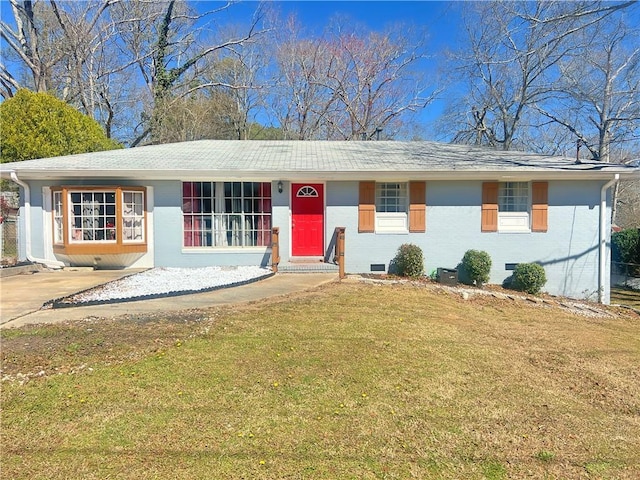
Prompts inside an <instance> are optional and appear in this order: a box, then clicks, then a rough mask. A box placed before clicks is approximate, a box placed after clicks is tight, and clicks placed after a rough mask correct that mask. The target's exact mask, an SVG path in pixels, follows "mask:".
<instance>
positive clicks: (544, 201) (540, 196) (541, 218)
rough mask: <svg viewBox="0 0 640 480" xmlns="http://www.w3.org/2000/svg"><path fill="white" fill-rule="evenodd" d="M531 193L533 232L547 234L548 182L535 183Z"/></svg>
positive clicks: (532, 185)
mask: <svg viewBox="0 0 640 480" xmlns="http://www.w3.org/2000/svg"><path fill="white" fill-rule="evenodd" d="M531 192H532V194H531V200H532V202H531V231H533V232H546V231H547V217H548V215H547V212H548V209H549V205H548V196H549V195H548V194H549V184H548V183H547V182H533V183H532V184H531Z"/></svg>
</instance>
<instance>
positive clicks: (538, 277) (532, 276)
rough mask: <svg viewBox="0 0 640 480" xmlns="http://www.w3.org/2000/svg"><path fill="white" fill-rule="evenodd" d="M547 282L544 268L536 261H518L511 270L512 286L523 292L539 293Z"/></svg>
mask: <svg viewBox="0 0 640 480" xmlns="http://www.w3.org/2000/svg"><path fill="white" fill-rule="evenodd" d="M545 283H547V276H546V274H545V272H544V268H543V267H542V266H541V265H538V264H537V263H519V264H518V265H516V268H515V270H514V271H513V288H515V289H516V290H521V291H523V292H527V293H531V294H536V293H540V290H541V289H542V287H543V285H544V284H545Z"/></svg>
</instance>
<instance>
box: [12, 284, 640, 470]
mask: <svg viewBox="0 0 640 480" xmlns="http://www.w3.org/2000/svg"><path fill="white" fill-rule="evenodd" d="M612 312H614V314H615V315H616V316H615V317H612V318H606V319H594V318H584V317H578V316H572V315H570V314H567V313H563V312H562V311H560V310H558V309H554V308H550V307H541V306H535V305H530V304H529V302H514V301H511V300H498V299H495V298H476V297H472V298H471V299H470V300H467V301H464V300H462V299H460V298H459V297H457V296H455V295H453V294H448V293H446V292H443V291H438V290H435V291H434V290H430V289H427V288H423V287H413V286H408V285H404V286H389V285H387V286H381V285H360V284H348V283H342V284H331V285H328V286H325V287H323V288H321V289H319V290H317V291H315V292H313V293H311V294H304V295H298V296H295V297H292V298H288V299H283V300H277V301H271V302H262V303H257V304H254V305H248V306H242V307H234V308H226V309H225V308H220V309H215V310H207V311H189V312H184V313H183V314H181V315H171V316H169V315H167V316H158V315H156V316H145V317H134V316H129V317H126V318H121V319H111V320H108V319H104V320H97V319H94V320H91V321H85V322H79V323H75V324H62V325H54V326H48V327H42V326H40V327H31V328H23V329H20V330H8V331H3V332H2V336H3V339H2V340H3V349H2V368H3V375H5V376H7V378H10V380H5V381H4V382H3V385H2V393H1V395H2V452H3V454H2V460H1V462H2V465H1V467H2V472H3V474H2V476H3V478H16V479H20V478H29V479H40V478H42V479H44V478H46V479H63V478H83V479H93V478H117V479H125V478H178V479H180V478H184V479H192V478H231V479H234V478H238V479H239V478H258V479H274V478H293V479H298V478H300V479H307V478H308V479H342V478H344V479H374V478H375V479H396V478H397V479H406V478H421V479H431V478H433V479H453V478H456V479H457V478H464V479H485V478H486V479H506V478H567V479H570V478H593V479H596V478H597V479H600V478H603V479H606V478H611V479H614V478H615V479H626V478H629V479H631V478H637V474H638V472H640V454H639V453H638V452H640V422H639V421H638V420H639V418H640V373H639V372H638V368H637V366H638V365H639V364H640V335H639V333H640V323H639V320H640V317H639V316H638V315H636V314H634V313H633V312H631V311H624V312H619V311H617V310H612ZM25 378H28V381H25Z"/></svg>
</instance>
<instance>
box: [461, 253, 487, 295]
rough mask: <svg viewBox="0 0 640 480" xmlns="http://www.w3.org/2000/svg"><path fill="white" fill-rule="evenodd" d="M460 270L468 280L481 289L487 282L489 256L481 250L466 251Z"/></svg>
mask: <svg viewBox="0 0 640 480" xmlns="http://www.w3.org/2000/svg"><path fill="white" fill-rule="evenodd" d="M462 268H463V269H464V271H465V273H466V275H467V277H468V278H469V280H470V281H471V282H472V283H475V284H476V285H477V286H478V287H480V288H482V285H483V284H485V283H487V282H488V281H489V273H490V272H491V256H489V254H488V253H487V252H484V251H482V250H467V251H466V252H465V254H464V257H462Z"/></svg>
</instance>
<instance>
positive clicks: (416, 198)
mask: <svg viewBox="0 0 640 480" xmlns="http://www.w3.org/2000/svg"><path fill="white" fill-rule="evenodd" d="M426 190H427V188H426V183H425V182H409V202H410V203H409V231H410V232H416V233H421V232H425V231H426V230H427V221H426V220H427V206H426Z"/></svg>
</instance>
